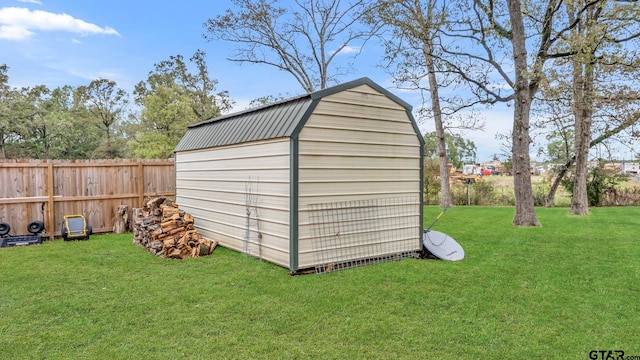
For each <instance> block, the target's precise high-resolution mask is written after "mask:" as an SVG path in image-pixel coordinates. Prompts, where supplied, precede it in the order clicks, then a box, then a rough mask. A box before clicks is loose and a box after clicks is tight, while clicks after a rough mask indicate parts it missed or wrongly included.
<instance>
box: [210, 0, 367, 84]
mask: <svg viewBox="0 0 640 360" xmlns="http://www.w3.org/2000/svg"><path fill="white" fill-rule="evenodd" d="M370 3H371V0H355V1H352V2H350V3H348V4H345V3H344V2H343V1H341V0H294V1H293V5H292V7H291V8H285V7H282V6H279V5H278V2H277V1H276V0H233V4H234V5H235V8H237V9H238V10H233V9H228V10H227V11H226V13H225V14H224V15H218V16H216V17H214V18H210V19H209V20H207V22H206V23H205V24H204V26H205V28H206V33H205V34H204V35H203V36H204V38H205V39H206V40H207V41H214V40H224V41H229V42H233V43H235V44H236V45H237V48H236V49H235V52H234V54H233V56H232V57H230V58H228V60H230V61H235V62H239V63H252V64H263V65H268V66H272V67H275V68H277V69H279V70H282V71H285V72H287V73H289V74H291V75H292V76H293V77H294V78H295V79H296V81H298V83H299V84H300V86H302V88H303V89H304V90H305V91H307V92H312V91H315V90H318V89H324V88H325V87H327V85H328V84H331V83H337V82H338V80H339V78H340V76H342V75H345V74H346V73H347V72H348V71H349V70H350V68H349V66H347V67H346V68H339V67H336V66H334V65H333V62H334V60H336V57H337V56H338V54H340V53H341V52H344V51H354V50H355V51H356V53H358V52H359V51H360V49H361V48H362V46H363V45H364V44H365V43H366V41H367V40H369V39H370V38H371V37H372V35H373V34H374V33H375V32H376V31H377V30H376V29H375V28H370V27H361V26H359V23H360V21H361V20H362V19H363V16H364V13H365V12H366V10H367V9H368V8H369V4H370Z"/></svg>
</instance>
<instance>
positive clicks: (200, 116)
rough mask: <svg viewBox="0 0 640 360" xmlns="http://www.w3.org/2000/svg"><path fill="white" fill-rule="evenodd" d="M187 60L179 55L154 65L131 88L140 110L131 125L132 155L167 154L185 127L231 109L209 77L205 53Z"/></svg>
mask: <svg viewBox="0 0 640 360" xmlns="http://www.w3.org/2000/svg"><path fill="white" fill-rule="evenodd" d="M190 62H192V63H193V64H194V65H195V71H194V72H191V71H190V70H189V68H188V66H187V63H185V61H184V59H183V57H182V56H181V55H176V56H170V57H169V59H168V60H164V61H161V62H160V63H157V64H155V69H154V70H153V71H150V72H149V76H148V78H147V80H146V81H142V82H140V83H138V84H137V85H136V87H135V91H134V94H135V101H136V104H137V105H139V106H140V107H141V108H142V110H141V113H140V118H139V121H138V122H137V123H135V124H134V125H133V126H132V128H133V132H134V136H133V138H132V139H131V140H130V142H129V147H130V149H131V151H132V153H133V155H134V156H135V157H142V158H155V157H161V158H166V157H170V156H171V155H172V154H173V149H174V148H175V146H176V145H177V144H178V142H179V141H180V139H181V138H182V136H183V135H184V133H185V132H186V130H187V126H188V125H190V124H193V123H196V122H200V121H205V120H208V119H211V118H214V117H217V116H220V114H221V111H223V110H228V109H230V108H231V105H232V101H231V99H230V98H229V96H228V93H227V92H226V91H221V92H216V88H215V86H216V84H217V80H215V79H213V78H211V77H210V76H209V72H208V70H207V66H206V61H205V53H204V52H202V51H200V50H198V51H197V52H196V53H195V54H194V55H193V56H192V57H191V58H190Z"/></svg>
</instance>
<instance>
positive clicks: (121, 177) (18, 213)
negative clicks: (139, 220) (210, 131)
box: [0, 159, 175, 239]
mask: <svg viewBox="0 0 640 360" xmlns="http://www.w3.org/2000/svg"><path fill="white" fill-rule="evenodd" d="M162 195H163V196H168V197H170V198H174V197H175V172H174V163H173V160H171V159H169V160H140V161H134V160H68V161H64V160H53V161H40V160H0V222H6V223H8V224H9V225H10V226H11V233H12V234H17V235H21V234H27V225H28V224H29V222H30V221H33V220H41V221H44V223H45V227H46V229H48V231H49V234H48V235H49V238H50V239H53V237H54V236H55V235H58V236H59V235H60V227H61V224H62V221H63V218H64V215H83V216H84V217H85V218H86V219H87V223H88V224H90V225H91V226H92V227H93V231H94V232H109V231H111V230H112V229H113V224H114V217H115V215H116V212H117V209H118V206H119V205H128V206H129V209H133V208H135V207H141V206H142V203H143V201H144V199H145V198H149V197H157V196H162Z"/></svg>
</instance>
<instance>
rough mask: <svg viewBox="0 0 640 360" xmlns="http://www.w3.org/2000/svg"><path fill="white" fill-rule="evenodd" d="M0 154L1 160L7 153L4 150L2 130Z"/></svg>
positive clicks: (0, 133)
mask: <svg viewBox="0 0 640 360" xmlns="http://www.w3.org/2000/svg"><path fill="white" fill-rule="evenodd" d="M0 156H2V157H1V159H3V160H4V159H6V158H7V153H6V152H5V149H4V133H3V132H0Z"/></svg>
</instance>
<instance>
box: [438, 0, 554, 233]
mask: <svg viewBox="0 0 640 360" xmlns="http://www.w3.org/2000/svg"><path fill="white" fill-rule="evenodd" d="M560 1H561V0H548V1H547V2H542V4H537V5H542V7H541V8H542V9H541V11H538V12H536V13H535V14H530V13H525V9H523V8H522V4H521V1H520V0H504V1H492V0H487V1H484V0H474V1H473V3H472V4H468V3H466V2H464V1H462V2H459V3H457V4H458V5H457V6H458V7H457V12H456V13H455V14H453V15H452V16H451V17H450V18H449V19H450V20H449V21H448V22H447V25H448V28H447V29H445V30H444V31H443V33H444V34H445V35H446V36H447V41H443V42H442V44H441V46H442V52H443V54H444V56H445V57H446V58H447V61H448V67H449V70H450V71H451V72H452V73H454V74H455V75H456V76H458V77H459V79H460V80H459V84H460V85H461V86H462V87H466V88H468V91H470V92H471V99H468V98H467V99H465V98H463V97H462V96H461V98H460V106H461V107H463V106H466V107H471V106H474V105H476V104H489V105H491V104H495V103H497V102H503V103H510V104H512V105H513V128H512V132H511V160H512V166H513V169H512V170H513V174H514V195H515V216H514V219H513V224H514V225H517V226H539V225H540V222H539V221H538V218H537V216H536V213H535V208H534V202H533V192H532V188H531V173H530V171H529V167H530V155H529V148H530V144H531V141H532V140H531V136H530V116H531V106H532V101H533V98H534V96H535V94H536V93H537V91H538V89H539V86H540V83H541V80H542V79H543V78H544V72H543V66H544V63H545V62H546V61H547V60H548V59H549V49H550V47H551V46H552V44H553V42H554V41H555V38H553V37H552V35H553V34H554V33H553V31H552V30H553V24H554V19H555V17H556V15H557V12H558V4H559V3H560ZM538 8H539V7H538V6H530V7H528V8H526V9H527V11H529V10H530V11H534V10H537V9H538ZM525 22H526V23H527V24H526V26H525ZM530 49H534V51H533V55H531V56H530V53H529V50H530ZM473 99H475V100H473Z"/></svg>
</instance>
